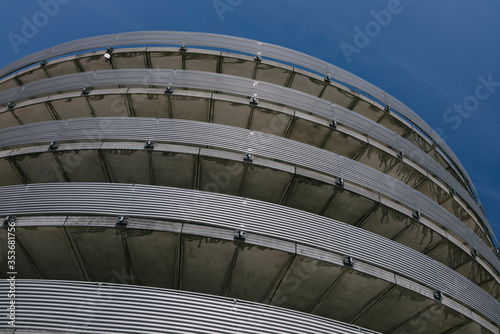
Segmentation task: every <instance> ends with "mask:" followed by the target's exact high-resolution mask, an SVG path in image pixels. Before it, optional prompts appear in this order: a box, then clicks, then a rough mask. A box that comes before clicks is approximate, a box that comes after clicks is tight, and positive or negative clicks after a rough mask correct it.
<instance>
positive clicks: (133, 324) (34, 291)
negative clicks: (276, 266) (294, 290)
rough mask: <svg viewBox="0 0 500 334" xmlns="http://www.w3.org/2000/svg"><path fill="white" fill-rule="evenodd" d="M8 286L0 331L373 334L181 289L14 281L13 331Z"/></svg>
mask: <svg viewBox="0 0 500 334" xmlns="http://www.w3.org/2000/svg"><path fill="white" fill-rule="evenodd" d="M9 287H10V286H9V282H8V281H7V280H1V281H0V292H1V297H0V305H1V306H2V307H1V308H2V311H1V312H0V314H2V321H1V322H0V329H12V328H14V329H16V330H29V329H31V330H37V331H41V330H56V331H67V332H85V333H148V334H149V333H174V332H175V333H181V332H182V333H193V334H194V333H196V334H199V333H221V334H222V333H224V334H225V333H242V334H243V333H248V334H250V333H269V334H281V333H290V334H292V333H297V332H300V333H311V334H312V333H324V334H330V333H337V334H343V333H346V334H360V333H366V334H376V333H377V332H374V331H371V330H367V329H362V328H359V327H358V326H354V325H349V324H345V323H342V322H339V321H335V320H331V319H326V318H322V317H318V316H314V315H310V314H306V313H301V312H296V311H292V310H287V309H283V308H278V307H273V306H268V305H263V304H258V303H252V302H247V301H244V300H236V299H231V298H224V297H217V296H210V295H203V294H197V293H192V292H185V291H176V290H168V289H159V288H148V287H139V286H129V285H118V284H109V283H92V282H71V281H43V280H16V285H15V289H16V292H15V295H16V296H15V302H16V304H15V305H16V309H15V311H16V313H15V325H16V326H15V327H8V324H7V321H8V317H7V314H6V310H8V309H7V308H8V306H9V304H8V302H9V300H8V299H7V295H8V290H9Z"/></svg>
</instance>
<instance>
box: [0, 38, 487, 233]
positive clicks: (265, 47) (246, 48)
mask: <svg viewBox="0 0 500 334" xmlns="http://www.w3.org/2000/svg"><path fill="white" fill-rule="evenodd" d="M155 44H156V45H182V46H202V47H213V48H217V49H227V50H233V51H239V52H244V53H249V54H252V55H259V56H262V57H266V58H271V59H275V60H278V61H283V62H287V63H291V64H295V65H298V66H301V67H304V68H306V69H310V70H312V71H315V72H317V73H320V74H322V75H325V76H328V77H329V76H332V77H333V78H334V79H335V80H338V81H340V82H342V83H345V84H347V85H350V86H352V87H355V88H357V89H359V90H361V91H362V92H365V93H366V94H368V95H369V96H371V97H373V98H375V99H377V100H379V101H381V102H382V103H384V104H385V105H388V106H390V107H391V108H393V109H395V110H396V111H397V112H399V113H400V114H401V115H403V116H404V117H405V118H407V119H408V120H409V121H410V122H412V123H413V124H415V125H416V127H417V128H419V129H420V130H421V131H422V132H423V133H425V134H426V135H427V136H428V137H429V138H431V139H432V140H433V141H434V142H435V143H436V145H437V146H438V147H439V148H440V149H441V150H442V151H443V152H444V153H445V154H446V155H447V156H448V157H449V158H450V159H451V161H452V162H453V163H454V164H455V166H457V168H458V169H459V171H460V172H461V173H462V175H463V176H464V177H465V178H466V179H467V180H468V182H469V183H470V185H471V186H472V188H473V189H474V185H473V183H472V181H471V179H470V177H469V175H468V174H467V171H466V170H465V168H464V167H463V166H462V164H461V163H460V161H459V160H458V158H457V157H456V155H455V154H454V153H453V151H452V150H451V149H450V148H449V147H448V145H447V144H446V143H445V142H444V141H443V140H442V139H441V137H440V136H439V135H438V134H437V133H436V132H435V131H434V129H432V127H431V126H429V125H428V124H427V123H426V122H425V121H424V120H423V119H422V118H420V116H418V114H416V113H415V112H414V111H413V110H411V109H410V108H409V107H407V106H406V105H405V104H403V103H402V102H400V101H399V100H398V99H396V98H395V97H393V96H391V95H389V94H388V93H386V92H384V91H383V90H381V89H380V88H378V87H376V86H375V85H373V84H371V83H369V82H367V81H365V80H363V79H361V78H359V77H358V76H356V75H354V74H352V73H350V72H348V71H345V70H343V69H341V68H339V67H337V66H335V65H332V64H329V63H327V62H325V61H323V60H320V59H318V58H315V57H312V56H309V55H307V54H304V53H301V52H298V51H295V50H291V49H288V48H284V47H281V46H277V45H273V44H269V43H263V42H259V41H255V40H249V39H244V38H237V37H231V36H225V35H218V34H208V33H195V32H173V31H144V32H129V33H120V34H112V35H102V36H96V37H89V38H83V39H80V40H76V41H71V42H67V43H63V44H60V45H57V46H53V47H51V48H49V49H46V50H42V51H39V52H37V53H34V54H32V55H29V56H27V57H24V58H21V59H19V60H17V61H15V62H13V63H11V64H9V65H8V66H6V67H4V68H3V69H2V70H0V78H1V77H4V76H6V75H8V74H10V73H13V72H15V71H17V70H19V69H21V68H24V67H26V66H29V65H31V64H35V63H37V62H40V61H44V60H48V59H52V58H55V57H59V56H62V55H66V54H69V53H73V52H77V51H84V50H90V49H96V48H106V47H115V46H126V45H155ZM474 191H475V189H474ZM476 196H477V192H476ZM488 228H489V229H490V233H492V229H491V228H490V227H489V226H488Z"/></svg>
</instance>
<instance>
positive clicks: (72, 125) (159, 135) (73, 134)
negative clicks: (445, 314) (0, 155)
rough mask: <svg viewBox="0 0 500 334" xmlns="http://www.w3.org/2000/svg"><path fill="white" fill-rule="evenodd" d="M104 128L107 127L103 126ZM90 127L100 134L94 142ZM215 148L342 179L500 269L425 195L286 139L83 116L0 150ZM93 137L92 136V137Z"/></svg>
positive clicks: (3, 140) (15, 138)
mask: <svg viewBox="0 0 500 334" xmlns="http://www.w3.org/2000/svg"><path fill="white" fill-rule="evenodd" d="M103 124H105V125H106V126H103ZM94 129H99V130H97V132H98V138H95V133H94ZM153 133H154V140H155V141H157V142H166V143H182V144H191V145H199V146H209V147H217V148H222V149H228V150H234V151H237V152H242V155H243V152H249V151H250V150H251V152H252V153H253V154H256V155H257V156H259V155H260V156H263V157H266V158H270V159H276V160H278V161H283V162H286V163H289V164H292V165H298V166H301V167H304V168H308V169H313V170H317V171H320V172H323V173H326V174H329V175H332V176H336V177H338V176H340V177H343V178H345V179H346V180H347V181H349V182H353V183H355V184H358V185H360V186H362V187H365V188H368V189H370V190H371V191H375V192H377V193H379V194H382V195H383V196H386V197H388V198H391V199H392V200H394V201H396V202H400V203H402V204H403V205H406V206H407V207H409V208H411V209H413V210H419V211H420V213H421V214H422V215H425V216H427V217H429V218H430V219H432V220H434V221H437V222H439V223H440V224H442V225H443V226H445V227H446V228H447V229H449V230H450V231H452V232H453V233H455V234H456V235H457V236H458V237H459V238H461V239H462V240H464V241H466V242H467V243H468V244H469V245H471V246H472V247H474V248H476V250H477V251H478V252H479V253H480V254H481V255H482V256H483V257H484V258H485V259H487V260H488V262H490V263H491V264H492V265H493V266H494V267H495V268H496V269H497V270H498V271H500V260H499V259H498V258H497V256H496V254H495V253H494V252H493V251H492V250H491V249H490V248H489V247H488V246H487V245H486V244H485V243H484V242H483V240H481V238H480V237H479V236H478V235H477V234H475V233H474V232H473V231H472V230H470V228H469V227H467V226H466V225H465V224H464V223H463V222H462V221H461V220H460V219H458V218H457V217H455V216H454V215H453V214H451V213H450V212H449V211H447V210H446V209H445V208H443V207H442V206H440V205H439V204H438V203H436V202H434V201H433V200H432V199H430V198H429V197H427V196H425V195H423V194H422V193H420V192H418V191H415V190H414V189H413V188H411V187H410V186H408V185H406V184H404V183H402V182H400V181H398V180H396V179H394V178H392V177H391V176H388V175H386V174H384V173H382V172H380V171H378V170H375V169H373V168H371V167H369V166H366V165H364V164H363V163H360V162H358V161H355V160H351V159H348V158H346V157H343V156H340V155H338V154H335V153H332V152H329V151H326V150H322V149H320V148H317V147H313V146H310V145H307V144H304V143H300V142H296V141H293V140H289V139H286V138H282V137H278V136H274V135H270V134H266V133H261V132H256V131H250V130H247V129H242V128H236V127H231V126H227V125H220V124H213V123H206V122H197V121H188V120H177V119H155V118H130V117H112V118H81V119H70V120H63V121H50V122H40V123H34V124H27V125H22V126H17V127H11V128H7V129H4V130H0V146H2V147H7V146H15V145H21V144H27V143H44V142H45V143H49V142H51V141H67V140H85V139H98V140H102V139H118V140H131V139H132V140H138V141H143V142H145V141H148V140H151V139H153V138H152V136H153ZM92 136H94V137H92Z"/></svg>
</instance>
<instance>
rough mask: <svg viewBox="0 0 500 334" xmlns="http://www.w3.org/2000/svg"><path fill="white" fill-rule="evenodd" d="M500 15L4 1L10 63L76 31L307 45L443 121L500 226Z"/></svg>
mask: <svg viewBox="0 0 500 334" xmlns="http://www.w3.org/2000/svg"><path fill="white" fill-rule="evenodd" d="M499 17H500V2H499V1H497V0H477V1H466V0H439V1H436V0H399V1H398V0H381V1H379V0H357V1H345V0H344V1H338V0H322V1H319V0H318V1H313V0H308V1H306V0H252V1H250V0H183V1H181V0H176V1H173V0H156V1H155V0H143V1H123V0H122V1H118V0H110V1H106V0H101V1H97V0H86V1H82V0H41V1H35V0H22V1H4V2H3V3H2V11H1V17H0V18H1V19H0V46H1V50H2V52H1V53H0V67H3V66H5V65H7V64H9V63H10V62H12V61H14V60H16V59H18V58H20V57H23V56H26V55H29V54H31V53H33V52H36V51H39V50H42V49H46V48H48V47H50V46H53V45H57V44H59V43H63V42H66V41H70V40H74V39H78V38H84V37H90V36H96V35H103V34H111V33H117V32H127V31H143V30H177V31H196V32H211V33H220V34H227V35H234V36H239V37H245V38H250V39H256V40H260V41H263V42H269V43H273V44H277V45H282V46H286V47H289V48H292V49H295V50H299V51H302V52H304V53H307V54H310V55H313V56H316V57H318V58H321V59H323V60H326V61H328V62H330V63H333V64H335V65H337V66H339V67H341V68H344V69H346V70H348V71H350V72H352V73H354V74H356V75H358V76H360V77H362V78H363V79H365V80H367V81H369V82H371V83H373V84H375V85H377V86H378V87H380V88H382V89H384V90H385V91H387V92H388V93H390V94H391V95H393V96H395V97H396V98H398V99H399V100H400V101H402V102H404V103H405V104H406V105H408V106H409V107H411V108H412V109H413V110H414V111H415V112H417V113H418V114H419V115H420V116H421V117H422V118H423V119H424V120H425V121H426V122H427V123H428V124H430V125H431V126H432V127H433V128H434V129H436V131H438V133H442V136H443V138H444V139H445V140H446V142H447V143H448V145H449V146H450V147H451V148H452V150H453V151H454V152H455V154H456V155H457V156H458V158H459V159H460V161H461V162H462V164H463V165H464V166H465V168H466V170H467V171H468V173H469V175H470V176H471V178H472V181H473V182H474V184H475V186H476V188H477V190H478V193H479V196H480V199H481V201H482V203H483V206H484V208H485V211H486V215H487V217H488V219H489V221H490V223H491V225H492V226H493V229H494V231H495V234H496V235H497V238H500V218H499V217H500V176H499V172H500V168H499V166H500V147H499V143H500V140H499V139H498V133H499V132H500V110H499V108H500V20H499ZM30 24H32V25H34V27H35V29H36V30H31V31H30V30H29V28H26V27H25V26H28V25H30ZM360 31H361V33H359V32H360ZM361 35H365V37H363V36H361ZM14 36H18V37H20V38H17V37H14ZM479 86H481V87H482V88H481V87H479Z"/></svg>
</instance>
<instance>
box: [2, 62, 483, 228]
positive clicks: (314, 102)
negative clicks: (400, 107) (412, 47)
mask: <svg viewBox="0 0 500 334" xmlns="http://www.w3.org/2000/svg"><path fill="white" fill-rule="evenodd" d="M254 83H255V81H253V80H250V79H245V78H239V77H234V76H230V75H223V74H214V73H208V72H199V71H182V70H145V69H143V70H139V69H132V70H130V69H129V70H110V71H97V72H85V73H78V74H71V75H66V76H58V77H55V78H50V79H45V80H40V81H36V82H33V83H29V84H27V85H25V86H22V87H18V88H12V89H10V90H7V91H5V92H1V93H0V104H2V103H8V102H10V101H13V100H16V99H23V98H27V97H30V96H38V95H41V94H49V93H55V92H57V91H62V90H73V89H77V90H79V89H82V88H83V87H90V86H116V85H118V84H123V85H129V84H137V85H160V86H174V87H187V88H196V89H208V90H211V91H222V92H227V93H232V94H238V95H244V96H252V95H253V94H257V96H258V97H259V99H264V100H269V101H272V102H275V103H281V104H284V105H288V106H291V107H293V108H298V109H302V110H306V111H308V112H311V113H313V114H316V115H320V116H323V117H326V118H330V119H333V118H335V119H337V121H339V122H341V123H343V124H344V125H346V126H349V127H351V128H353V129H356V130H357V131H360V132H361V133H363V134H366V135H367V136H369V137H372V138H375V139H377V140H379V141H380V142H382V143H384V144H386V145H387V146H389V147H392V148H394V149H396V150H398V151H401V152H403V153H404V154H405V156H406V157H407V158H409V159H410V160H412V161H414V162H416V163H417V164H418V165H420V166H422V167H423V168H424V169H426V170H428V171H429V172H430V173H431V174H433V175H436V177H438V178H439V179H441V180H443V182H445V183H446V184H447V185H448V186H449V187H450V188H452V189H454V190H455V191H456V193H457V194H458V195H459V196H460V197H461V198H462V199H464V200H465V202H466V203H467V204H468V205H469V206H470V207H471V208H472V210H473V211H474V212H475V213H476V214H477V215H478V216H479V218H480V219H481V220H482V221H483V222H485V224H486V226H489V223H488V221H487V218H486V216H485V215H484V213H483V212H482V210H481V209H480V208H479V207H478V205H477V203H476V200H475V199H474V198H473V197H471V195H470V194H469V192H468V191H467V190H466V189H465V188H464V187H463V186H462V185H461V184H460V183H459V182H458V181H457V180H456V179H455V178H454V177H453V176H452V175H451V174H450V173H449V172H448V171H447V170H446V169H445V168H444V167H443V166H441V165H440V164H439V163H438V162H437V161H435V160H434V159H433V158H432V157H431V156H429V155H428V154H427V153H425V152H424V151H422V150H421V149H420V148H418V147H417V146H416V145H414V144H413V143H411V142H409V141H408V140H406V139H404V138H402V137H400V136H398V135H397V134H396V133H395V132H393V131H391V130H389V129H387V128H385V127H384V126H382V125H380V124H379V123H377V122H374V121H372V120H371V119H368V118H366V117H364V116H362V115H360V114H358V113H355V112H353V111H351V110H349V109H346V108H343V107H341V106H337V105H332V104H331V103H330V102H328V101H326V100H322V99H319V98H317V97H314V96H312V95H309V94H306V93H303V92H300V91H297V90H292V89H289V88H284V87H281V86H278V85H274V84H270V83H266V82H259V84H258V85H257V86H255V87H254ZM139 130H140V129H137V128H133V129H131V131H132V132H136V131H139ZM145 130H146V131H149V130H148V129H145ZM490 231H491V228H490Z"/></svg>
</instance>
